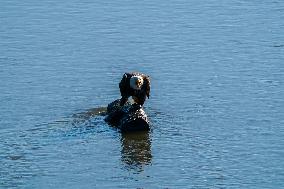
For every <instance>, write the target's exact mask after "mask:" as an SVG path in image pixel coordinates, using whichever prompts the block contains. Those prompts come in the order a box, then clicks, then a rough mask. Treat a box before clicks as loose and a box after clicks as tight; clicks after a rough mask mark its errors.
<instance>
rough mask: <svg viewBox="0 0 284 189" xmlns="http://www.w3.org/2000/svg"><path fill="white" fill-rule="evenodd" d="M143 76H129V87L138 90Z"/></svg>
mask: <svg viewBox="0 0 284 189" xmlns="http://www.w3.org/2000/svg"><path fill="white" fill-rule="evenodd" d="M143 82H144V81H143V77H141V76H132V77H131V78H130V87H131V88H132V89H136V90H140V89H141V87H142V85H143Z"/></svg>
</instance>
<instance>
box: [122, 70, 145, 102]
mask: <svg viewBox="0 0 284 189" xmlns="http://www.w3.org/2000/svg"><path fill="white" fill-rule="evenodd" d="M119 88H120V93H121V99H120V105H121V106H123V105H124V104H125V103H126V102H127V100H128V98H129V97H130V96H132V98H133V100H134V102H135V103H137V104H138V105H141V106H143V104H144V102H145V100H146V97H148V98H149V96H150V77H149V76H147V75H144V74H142V73H138V72H133V73H125V74H124V75H123V77H122V79H121V81H120V83H119Z"/></svg>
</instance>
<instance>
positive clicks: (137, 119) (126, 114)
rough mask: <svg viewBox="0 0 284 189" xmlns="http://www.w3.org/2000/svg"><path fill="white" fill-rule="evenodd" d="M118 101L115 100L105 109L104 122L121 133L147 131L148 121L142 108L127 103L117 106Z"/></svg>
mask: <svg viewBox="0 0 284 189" xmlns="http://www.w3.org/2000/svg"><path fill="white" fill-rule="evenodd" d="M119 103H120V100H119V99H118V100H115V101H113V102H112V103H110V104H109V105H108V107H107V115H106V118H105V121H106V122H107V123H109V124H110V125H112V126H115V127H117V128H119V129H121V131H123V132H128V131H145V130H149V129H150V127H149V120H148V117H147V114H146V113H145V111H144V110H143V107H142V106H140V105H138V104H131V103H129V102H127V103H126V104H125V105H124V106H120V105H119Z"/></svg>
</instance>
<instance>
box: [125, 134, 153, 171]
mask: <svg viewBox="0 0 284 189" xmlns="http://www.w3.org/2000/svg"><path fill="white" fill-rule="evenodd" d="M121 146H122V149H121V161H122V162H123V163H125V167H126V168H127V169H132V170H137V171H138V172H140V171H143V166H144V165H149V164H150V163H151V160H152V154H151V141H150V136H149V132H148V131H141V132H133V133H122V134H121Z"/></svg>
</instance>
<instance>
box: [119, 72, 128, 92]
mask: <svg viewBox="0 0 284 189" xmlns="http://www.w3.org/2000/svg"><path fill="white" fill-rule="evenodd" d="M128 85H129V83H127V74H126V73H125V74H123V77H122V79H121V81H120V83H119V89H120V94H121V96H122V97H128V96H129V95H128V92H127V89H128V88H129V87H128Z"/></svg>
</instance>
